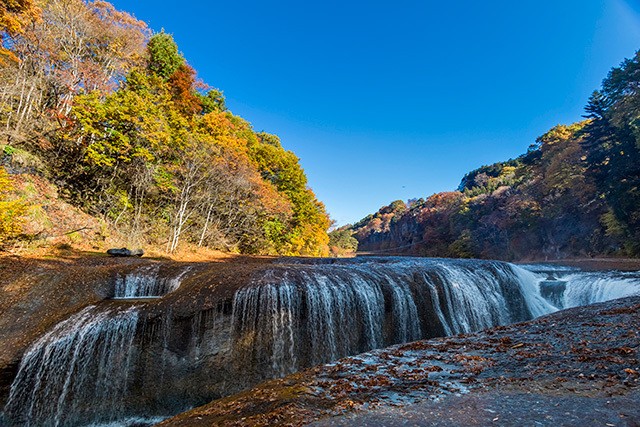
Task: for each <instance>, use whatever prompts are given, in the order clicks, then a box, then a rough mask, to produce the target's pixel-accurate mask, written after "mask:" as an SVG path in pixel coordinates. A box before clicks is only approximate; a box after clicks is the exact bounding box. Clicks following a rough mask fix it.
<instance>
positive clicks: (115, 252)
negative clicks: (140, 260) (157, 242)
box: [107, 248, 144, 257]
mask: <svg viewBox="0 0 640 427" xmlns="http://www.w3.org/2000/svg"><path fill="white" fill-rule="evenodd" d="M107 254H109V255H111V256H122V257H126V256H142V255H144V251H143V250H142V249H134V250H131V249H127V248H120V249H118V248H112V249H109V250H107Z"/></svg>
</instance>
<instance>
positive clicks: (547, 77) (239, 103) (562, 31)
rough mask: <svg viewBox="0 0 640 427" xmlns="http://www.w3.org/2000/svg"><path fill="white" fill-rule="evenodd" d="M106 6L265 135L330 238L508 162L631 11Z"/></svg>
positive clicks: (607, 1)
mask: <svg viewBox="0 0 640 427" xmlns="http://www.w3.org/2000/svg"><path fill="white" fill-rule="evenodd" d="M112 3H113V4H114V5H115V6H116V7H117V8H119V9H122V10H126V11H128V12H130V13H133V14H134V15H135V16H136V17H137V18H139V19H142V20H144V21H146V22H147V23H148V24H149V25H150V27H151V28H152V29H154V30H156V31H159V30H160V29H161V28H164V29H165V31H167V32H169V33H172V34H173V35H174V38H175V40H176V42H177V43H178V46H179V48H180V50H181V51H182V52H183V53H184V55H185V56H186V58H187V60H188V61H189V63H190V64H191V65H192V66H193V67H194V68H195V69H196V70H197V71H198V74H199V76H200V78H202V79H203V80H204V81H205V82H207V83H208V84H210V85H212V86H214V87H217V88H219V89H221V90H222V91H223V92H224V93H225V96H226V98H227V105H228V107H229V108H230V110H231V111H233V112H234V113H235V114H238V115H240V116H242V117H244V118H245V119H246V120H248V121H249V122H251V123H252V124H253V127H254V129H255V130H257V131H260V130H265V131H267V132H271V133H275V134H277V135H279V136H280V137H281V139H282V141H283V145H284V146H285V147H286V148H287V149H290V150H293V151H294V152H295V153H296V154H297V155H298V157H300V159H301V163H302V166H303V167H304V169H305V171H306V172H307V176H308V177H309V185H310V186H311V187H312V188H313V189H314V191H315V192H316V194H317V196H318V198H319V199H320V200H322V201H323V202H324V203H325V204H326V206H327V209H328V211H329V213H330V214H331V216H332V218H334V219H335V220H337V222H338V223H339V224H345V223H348V222H354V221H357V220H359V219H360V218H362V217H364V216H366V215H367V214H369V213H373V212H375V211H377V209H378V208H380V207H381V206H383V205H385V204H388V203H389V202H391V201H393V200H397V199H403V200H407V199H409V198H417V197H427V196H429V195H431V194H433V193H436V192H439V191H446V190H452V189H454V188H456V187H457V185H458V183H459V182H460V179H461V178H462V176H463V175H464V174H465V173H466V172H468V171H470V170H472V169H474V168H477V167H479V166H481V165H483V164H489V163H493V162H496V161H500V160H506V159H509V158H512V157H516V156H518V155H519V154H522V153H524V152H525V151H526V149H527V147H528V146H529V145H530V144H531V143H532V142H534V140H535V138H536V137H537V136H539V135H541V134H542V133H544V132H545V131H546V130H548V129H549V128H550V127H552V126H554V125H556V124H558V123H570V122H574V121H577V120H580V118H581V115H582V113H583V107H584V105H585V103H586V101H587V99H588V97H589V95H590V93H591V92H592V91H593V90H594V89H596V88H598V87H599V85H600V82H601V81H602V79H603V78H604V77H605V76H606V73H607V72H608V70H609V69H610V68H611V67H612V66H614V65H618V64H619V63H620V62H621V61H622V60H623V59H624V58H625V57H630V56H631V55H633V53H634V52H635V51H636V50H638V49H640V3H639V2H638V1H622V0H604V1H590V0H588V1H585V0H580V1H577V0H564V1H563V0H554V1H550V0H537V1H512V0H510V1H503V0H496V1H487V2H478V1H472V0H467V1H449V2H444V1H427V0H423V1H402V0H400V1H397V2H388V1H385V2H382V1H366V2H365V1H344V0H343V1H333V0H324V1H317V2H304V1H289V0H287V1H270V2H266V1H247V0H231V1H225V2H222V1H217V0H210V1H200V0H196V1H190V2H185V3H184V4H177V3H169V4H170V6H169V7H160V6H159V4H158V2H155V1H147V0H136V1H133V0H117V1H112Z"/></svg>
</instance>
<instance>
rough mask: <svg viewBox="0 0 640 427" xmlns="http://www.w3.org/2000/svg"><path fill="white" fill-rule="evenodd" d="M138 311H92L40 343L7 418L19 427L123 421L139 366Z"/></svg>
mask: <svg viewBox="0 0 640 427" xmlns="http://www.w3.org/2000/svg"><path fill="white" fill-rule="evenodd" d="M137 323H138V313H137V311H136V309H135V308H133V307H130V308H127V309H118V308H114V309H106V310H105V309H104V308H96V307H95V306H89V307H86V308H85V309H83V310H82V311H80V312H78V313H76V314H74V315H73V316H71V317H69V318H68V319H67V320H65V321H63V322H61V323H59V324H57V325H56V326H55V327H54V328H53V329H51V330H50V331H49V332H47V333H46V334H45V335H44V336H42V337H41V338H40V339H39V340H38V341H36V342H35V343H34V344H33V345H32V346H31V347H30V348H29V349H28V350H27V352H26V353H25V355H24V356H23V358H22V361H21V362H20V368H19V370H18V374H17V376H16V378H15V380H14V381H13V384H12V385H11V391H10V395H9V399H8V401H7V404H6V407H5V414H7V415H8V417H9V419H10V420H11V421H12V422H13V423H15V424H17V425H21V426H66V425H78V424H82V423H86V422H89V421H95V420H96V419H98V420H100V421H104V422H106V421H110V420H112V419H116V418H118V417H120V416H121V412H122V409H123V402H124V399H125V396H126V395H127V388H128V385H129V373H130V371H131V368H132V367H133V366H134V365H135V362H136V361H135V359H136V352H135V348H134V347H133V345H132V344H133V340H134V336H135V333H136V326H137Z"/></svg>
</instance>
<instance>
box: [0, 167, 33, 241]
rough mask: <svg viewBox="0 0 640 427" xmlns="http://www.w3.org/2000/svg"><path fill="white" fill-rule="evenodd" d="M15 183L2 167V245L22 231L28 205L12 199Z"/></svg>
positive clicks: (0, 212)
mask: <svg viewBox="0 0 640 427" xmlns="http://www.w3.org/2000/svg"><path fill="white" fill-rule="evenodd" d="M12 191H13V183H12V182H11V178H10V177H9V174H8V173H7V171H6V170H5V169H4V168H3V167H1V166H0V243H2V242H3V241H6V240H7V239H9V238H11V237H14V236H16V235H18V234H20V232H21V231H22V223H23V218H22V216H23V215H24V214H25V213H26V211H27V205H26V204H25V203H24V202H23V201H22V200H20V199H17V200H16V199H12V198H11V192H12Z"/></svg>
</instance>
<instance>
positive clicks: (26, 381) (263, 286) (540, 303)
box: [0, 258, 640, 426]
mask: <svg viewBox="0 0 640 427" xmlns="http://www.w3.org/2000/svg"><path fill="white" fill-rule="evenodd" d="M525 267H526V268H521V267H518V266H515V265H512V264H507V263H503V262H497V261H478V260H445V259H421V258H363V259H353V260H340V261H336V260H317V259H316V260H305V259H287V260H284V261H282V262H279V263H274V264H272V265H271V266H269V267H267V268H265V269H264V270H260V272H259V273H257V274H255V275H254V276H253V279H252V280H251V282H250V283H248V284H247V285H246V286H244V287H243V288H240V289H238V290H237V291H236V292H235V295H234V297H233V301H231V300H229V299H220V300H217V301H216V300H215V299H214V300H213V306H212V305H211V304H209V305H208V306H207V307H206V308H202V309H201V310H202V311H198V309H197V308H196V309H195V310H196V311H195V312H194V311H191V312H190V314H188V312H185V309H184V307H180V308H181V310H179V311H180V314H175V315H174V313H173V306H172V305H167V304H164V305H163V304H162V303H165V302H166V303H170V304H173V303H174V302H173V301H174V300H170V301H166V300H157V299H156V300H153V301H140V300H139V299H140V298H142V299H144V298H148V297H156V298H158V297H161V296H162V295H165V294H167V293H169V292H183V293H184V292H186V289H180V288H179V287H180V283H181V280H182V279H183V277H184V275H185V273H186V272H187V271H188V269H184V270H181V273H180V274H177V275H176V274H173V276H171V275H168V274H166V273H167V272H166V271H163V272H162V274H161V272H160V269H159V267H158V266H151V267H143V268H139V269H137V270H136V271H134V272H133V273H130V274H128V275H127V276H121V277H119V278H118V279H117V281H116V286H115V288H116V292H115V297H116V298H115V299H125V300H127V299H128V301H111V302H105V303H102V304H100V305H99V306H90V307H87V308H85V309H83V310H81V311H80V312H78V313H77V314H75V315H73V316H71V317H70V318H68V319H67V320H65V321H63V322H61V323H59V324H58V325H56V326H55V327H54V328H52V329H51V330H50V331H49V332H47V333H46V334H45V335H44V336H42V337H41V338H40V339H39V340H37V341H36V342H35V343H34V344H33V345H32V346H31V347H30V348H29V349H28V350H27V352H26V353H25V355H24V356H23V359H22V361H21V363H20V367H19V370H18V373H17V376H16V377H15V379H14V381H13V384H12V386H11V391H10V396H9V399H8V401H7V404H6V406H5V411H4V412H5V418H4V419H5V420H8V422H9V425H16V426H41V425H42V426H66V425H69V426H72V425H74V426H75V425H79V426H86V425H114V426H119V425H131V424H132V423H133V424H134V425H144V424H145V422H146V423H147V424H149V423H152V422H153V421H158V420H159V419H162V417H166V416H169V415H171V414H174V413H177V412H180V411H182V410H185V409H187V408H188V407H190V406H193V405H198V404H202V403H205V402H207V401H209V400H212V399H213V398H218V397H222V396H225V395H228V394H231V393H235V392H238V391H240V390H242V389H245V388H247V387H250V386H252V385H254V384H256V383H258V382H259V381H261V380H264V379H267V378H273V377H278V376H283V375H286V374H288V373H290V372H294V371H297V370H299V369H303V368H306V367H310V366H313V365H317V364H321V363H325V362H329V361H333V360H336V359H338V358H340V357H343V356H347V355H353V354H357V353H360V352H364V351H367V350H370V349H373V348H379V347H385V346H388V345H391V344H395V343H402V342H407V341H412V340H417V339H421V338H430V337H436V336H443V335H451V334H457V333H467V332H473V331H477V330H480V329H483V328H488V327H491V326H496V325H503V324H508V323H511V322H517V321H524V320H528V319H531V318H533V317H537V316H540V315H543V314H546V313H550V312H552V311H555V310H557V309H559V308H562V307H571V306H575V305H581V304H587V303H593V302H599V301H603V300H607V299H612V298H617V297H623V296H627V295H638V294H640V274H638V273H634V274H626V273H586V272H581V271H576V270H558V269H554V270H553V271H551V270H549V271H544V272H543V271H540V268H534V267H535V266H525ZM199 274H200V276H199V277H201V278H202V277H204V276H202V273H201V272H200V273H199ZM552 275H553V277H552ZM169 276H170V277H169ZM167 277H168V278H167ZM543 282H545V283H547V284H546V285H544V286H547V287H544V286H543ZM216 286H217V285H214V286H212V287H211V289H214V290H215V289H216ZM198 295H200V296H204V297H205V298H206V295H208V294H203V293H200V294H198ZM183 297H184V294H183V295H180V296H179V298H176V299H175V301H185V300H189V301H192V300H194V298H183ZM545 297H546V298H545ZM224 298H229V297H228V296H227V297H224ZM131 304H135V306H131ZM159 304H160V305H159ZM216 304H217V305H216ZM151 306H152V309H151V308H150V309H149V310H148V311H145V307H151ZM196 307H197V305H196ZM139 319H140V320H139ZM154 417H155V418H154ZM123 420H130V421H123ZM145 420H146V421H145ZM127 423H128V424H127ZM0 424H2V419H0Z"/></svg>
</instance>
